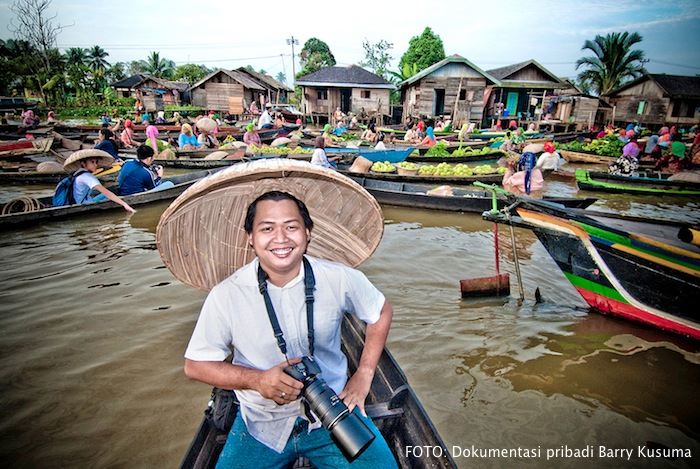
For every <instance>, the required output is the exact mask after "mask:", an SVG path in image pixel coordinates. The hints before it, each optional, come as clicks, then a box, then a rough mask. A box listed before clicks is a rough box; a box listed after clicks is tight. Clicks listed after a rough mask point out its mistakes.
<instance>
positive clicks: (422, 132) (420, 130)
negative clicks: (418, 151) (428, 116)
mask: <svg viewBox="0 0 700 469" xmlns="http://www.w3.org/2000/svg"><path fill="white" fill-rule="evenodd" d="M416 130H417V131H418V138H419V139H420V140H423V138H424V137H425V121H424V120H423V119H421V120H419V121H418V124H416Z"/></svg>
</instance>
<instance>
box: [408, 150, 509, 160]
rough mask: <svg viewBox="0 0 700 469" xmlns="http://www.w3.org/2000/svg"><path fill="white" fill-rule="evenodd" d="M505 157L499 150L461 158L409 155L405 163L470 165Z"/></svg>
mask: <svg viewBox="0 0 700 469" xmlns="http://www.w3.org/2000/svg"><path fill="white" fill-rule="evenodd" d="M503 156H506V154H505V152H503V151H500V150H495V151H490V152H488V153H474V154H471V155H462V156H454V155H449V156H428V155H415V154H412V155H409V156H408V158H406V161H410V162H413V163H471V162H473V161H490V160H497V159H499V158H501V157H503Z"/></svg>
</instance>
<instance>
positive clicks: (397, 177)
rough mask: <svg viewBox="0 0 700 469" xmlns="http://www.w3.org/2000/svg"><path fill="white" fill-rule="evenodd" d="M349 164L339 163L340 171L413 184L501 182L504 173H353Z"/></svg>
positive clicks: (345, 173) (350, 174) (346, 173)
mask: <svg viewBox="0 0 700 469" xmlns="http://www.w3.org/2000/svg"><path fill="white" fill-rule="evenodd" d="M348 168H349V167H348V166H346V165H339V166H338V172H339V173H341V174H344V175H346V176H361V177H365V178H367V179H378V180H381V181H393V182H408V183H411V184H461V185H469V184H473V183H474V182H476V181H481V182H484V183H486V182H490V183H496V184H500V183H501V181H502V180H503V175H502V174H497V173H494V174H477V175H474V176H419V175H415V176H406V175H401V174H396V173H377V172H369V173H352V172H350V171H349V170H348Z"/></svg>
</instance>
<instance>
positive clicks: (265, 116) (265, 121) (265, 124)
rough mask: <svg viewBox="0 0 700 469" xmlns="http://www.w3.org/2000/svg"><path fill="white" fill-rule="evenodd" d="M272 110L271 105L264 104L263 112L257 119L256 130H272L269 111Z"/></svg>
mask: <svg viewBox="0 0 700 469" xmlns="http://www.w3.org/2000/svg"><path fill="white" fill-rule="evenodd" d="M271 109H272V104H270V103H267V104H265V110H264V111H263V113H262V114H260V118H259V119H258V130H260V129H271V128H272V116H271V115H270V110H271Z"/></svg>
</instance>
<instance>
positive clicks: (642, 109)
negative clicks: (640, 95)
mask: <svg viewBox="0 0 700 469" xmlns="http://www.w3.org/2000/svg"><path fill="white" fill-rule="evenodd" d="M648 111H649V103H647V102H646V101H639V104H638V105H637V114H640V115H641V114H647V113H648Z"/></svg>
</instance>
